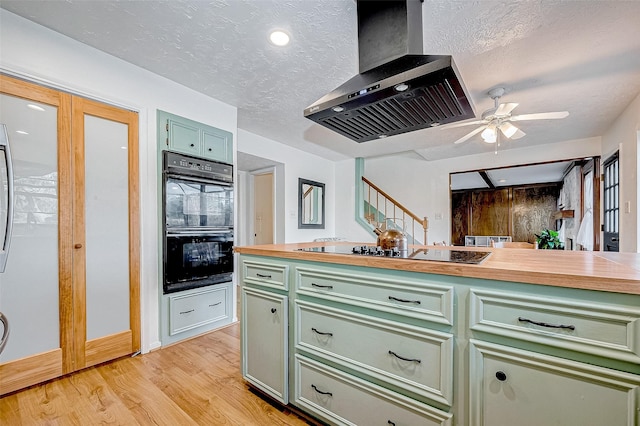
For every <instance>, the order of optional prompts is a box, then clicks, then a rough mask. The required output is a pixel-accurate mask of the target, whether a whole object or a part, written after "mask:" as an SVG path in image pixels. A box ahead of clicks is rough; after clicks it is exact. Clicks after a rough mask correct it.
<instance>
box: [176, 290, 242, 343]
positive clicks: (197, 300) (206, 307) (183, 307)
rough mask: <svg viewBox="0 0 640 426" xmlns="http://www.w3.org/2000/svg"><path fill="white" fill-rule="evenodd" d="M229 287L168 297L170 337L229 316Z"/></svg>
mask: <svg viewBox="0 0 640 426" xmlns="http://www.w3.org/2000/svg"><path fill="white" fill-rule="evenodd" d="M229 291H230V289H229V286H214V287H213V288H211V289H208V290H205V291H200V292H197V293H189V294H186V295H176V296H170V297H169V334H170V335H171V336H173V335H176V334H178V333H182V332H184V331H187V330H192V329H194V328H197V327H201V326H203V325H206V324H210V323H213V322H216V321H220V320H222V319H224V318H228V317H229V316H230V313H229V308H230V307H229V306H227V296H228V294H227V292H229Z"/></svg>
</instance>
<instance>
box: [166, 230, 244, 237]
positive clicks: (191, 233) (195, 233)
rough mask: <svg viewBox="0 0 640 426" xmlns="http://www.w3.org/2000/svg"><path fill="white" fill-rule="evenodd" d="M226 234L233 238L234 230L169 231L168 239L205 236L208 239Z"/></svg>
mask: <svg viewBox="0 0 640 426" xmlns="http://www.w3.org/2000/svg"><path fill="white" fill-rule="evenodd" d="M224 234H230V235H231V236H233V229H200V230H197V229H189V230H181V231H169V230H168V231H167V237H180V236H185V237H192V236H196V237H199V236H203V237H206V236H207V235H224Z"/></svg>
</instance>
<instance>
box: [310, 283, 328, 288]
mask: <svg viewBox="0 0 640 426" xmlns="http://www.w3.org/2000/svg"><path fill="white" fill-rule="evenodd" d="M311 287H318V288H328V289H333V286H332V285H321V284H316V283H311Z"/></svg>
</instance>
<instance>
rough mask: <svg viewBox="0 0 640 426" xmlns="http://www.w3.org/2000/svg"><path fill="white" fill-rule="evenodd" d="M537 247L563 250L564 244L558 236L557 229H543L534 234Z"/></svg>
mask: <svg viewBox="0 0 640 426" xmlns="http://www.w3.org/2000/svg"><path fill="white" fill-rule="evenodd" d="M535 236H536V242H537V243H538V248H539V249H552V250H564V244H563V243H562V241H560V238H558V231H553V230H551V229H545V230H544V231H542V232H541V233H540V234H539V235H538V234H535Z"/></svg>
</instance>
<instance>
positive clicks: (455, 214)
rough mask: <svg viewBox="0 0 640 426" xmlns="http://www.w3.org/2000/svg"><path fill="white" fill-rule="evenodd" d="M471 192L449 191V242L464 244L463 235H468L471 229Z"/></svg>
mask: <svg viewBox="0 0 640 426" xmlns="http://www.w3.org/2000/svg"><path fill="white" fill-rule="evenodd" d="M470 200H471V193H470V192H452V193H451V244H452V245H456V246H458V245H460V246H463V245H464V237H465V235H470V234H469V230H470V229H471V226H470V220H471V210H470V207H471V204H470V202H469V201H470Z"/></svg>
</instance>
